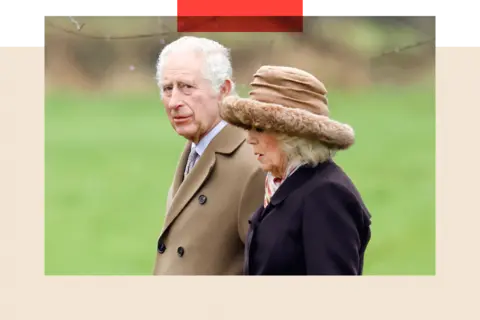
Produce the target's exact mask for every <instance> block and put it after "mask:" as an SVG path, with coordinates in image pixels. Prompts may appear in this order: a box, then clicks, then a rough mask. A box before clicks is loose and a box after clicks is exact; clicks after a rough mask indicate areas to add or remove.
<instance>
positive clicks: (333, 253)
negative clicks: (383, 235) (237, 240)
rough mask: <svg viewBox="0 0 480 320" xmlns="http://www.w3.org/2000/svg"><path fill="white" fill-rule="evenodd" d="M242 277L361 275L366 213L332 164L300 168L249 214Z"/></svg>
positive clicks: (366, 234) (367, 223)
mask: <svg viewBox="0 0 480 320" xmlns="http://www.w3.org/2000/svg"><path fill="white" fill-rule="evenodd" d="M249 222H250V228H249V231H248V235H247V245H246V247H245V265H244V274H245V275H361V274H362V272H363V260H364V253H365V249H366V247H367V244H368V242H369V241H370V236H371V232H370V223H371V222H370V213H369V211H368V210H367V208H366V206H365V204H364V203H363V201H362V198H361V196H360V194H359V192H358V191H357V189H356V187H355V186H354V184H353V183H352V181H351V180H350V178H349V177H348V176H347V175H346V174H345V173H344V172H343V170H342V169H341V168H340V167H339V166H338V165H337V164H335V162H333V161H332V160H329V161H327V162H324V163H322V164H319V165H318V166H316V167H308V166H303V167H300V168H299V169H298V170H297V171H295V172H294V173H293V174H292V175H291V176H290V177H289V178H287V179H286V180H285V182H284V183H283V184H282V185H281V186H280V187H279V188H278V190H277V191H276V192H275V194H274V195H273V196H272V199H271V202H270V204H269V205H268V206H267V207H266V208H265V209H264V208H263V206H262V207H260V208H258V210H257V211H256V212H255V213H254V214H253V215H252V217H251V219H250V221H249Z"/></svg>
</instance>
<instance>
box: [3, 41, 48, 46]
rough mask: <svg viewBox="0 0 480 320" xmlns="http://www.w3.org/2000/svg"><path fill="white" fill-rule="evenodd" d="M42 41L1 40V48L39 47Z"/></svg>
mask: <svg viewBox="0 0 480 320" xmlns="http://www.w3.org/2000/svg"><path fill="white" fill-rule="evenodd" d="M39 45H40V40H0V46H39Z"/></svg>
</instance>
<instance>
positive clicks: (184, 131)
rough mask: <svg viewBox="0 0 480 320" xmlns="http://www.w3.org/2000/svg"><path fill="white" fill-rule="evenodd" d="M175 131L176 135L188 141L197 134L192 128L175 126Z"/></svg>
mask: <svg viewBox="0 0 480 320" xmlns="http://www.w3.org/2000/svg"><path fill="white" fill-rule="evenodd" d="M175 131H176V132H177V134H178V135H180V136H182V137H184V138H185V139H188V140H191V139H192V138H193V137H195V135H196V134H197V130H195V128H193V127H192V126H175Z"/></svg>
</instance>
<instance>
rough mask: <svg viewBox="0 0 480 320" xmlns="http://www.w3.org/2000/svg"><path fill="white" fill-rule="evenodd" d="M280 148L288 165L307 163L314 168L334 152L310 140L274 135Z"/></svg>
mask: <svg viewBox="0 0 480 320" xmlns="http://www.w3.org/2000/svg"><path fill="white" fill-rule="evenodd" d="M275 135H276V137H277V139H278V142H279V145H280V148H281V150H282V151H283V152H285V154H286V156H287V162H288V163H292V162H293V163H300V162H301V163H307V164H309V165H311V166H316V165H317V164H319V163H322V162H324V161H326V160H328V159H329V158H331V157H333V156H334V154H335V152H334V150H331V149H330V148H328V147H327V146H326V145H325V144H323V143H322V142H320V141H318V140H310V139H305V138H300V137H296V136H289V135H286V134H281V133H278V134H275Z"/></svg>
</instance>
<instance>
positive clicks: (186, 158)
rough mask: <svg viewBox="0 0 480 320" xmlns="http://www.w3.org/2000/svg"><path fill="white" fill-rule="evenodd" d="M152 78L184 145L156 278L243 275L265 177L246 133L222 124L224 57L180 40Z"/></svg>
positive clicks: (228, 74) (208, 43) (219, 49)
mask: <svg viewBox="0 0 480 320" xmlns="http://www.w3.org/2000/svg"><path fill="white" fill-rule="evenodd" d="M157 80H158V85H159V87H160V91H161V97H162V101H163V104H164V107H165V110H166V113H167V115H168V119H169V121H170V123H171V125H172V127H173V129H174V130H175V132H176V133H177V134H179V135H181V136H183V137H184V138H185V139H186V140H187V142H186V145H185V149H184V151H183V153H182V154H181V156H180V159H179V162H178V165H177V168H176V170H175V173H174V177H173V182H172V184H171V187H170V190H169V192H168V195H167V208H166V214H165V221H164V225H163V230H162V231H161V233H160V236H159V238H158V243H157V256H156V261H155V266H154V274H155V275H240V274H242V272H243V262H244V243H245V238H246V234H247V230H248V221H249V218H250V216H251V214H252V213H253V212H254V210H255V209H256V208H257V207H258V206H259V205H261V204H262V202H263V196H264V185H265V174H264V173H263V171H262V170H261V168H260V167H259V165H258V163H257V161H256V159H255V158H254V156H253V152H252V149H251V147H250V146H249V145H248V144H247V143H246V132H245V131H244V130H241V129H239V128H236V127H234V126H231V125H229V124H227V123H226V122H224V121H223V120H222V119H221V118H220V114H219V105H220V102H221V101H222V99H223V98H224V97H226V96H228V95H234V94H235V87H234V83H233V81H232V66H231V63H230V55H229V51H228V50H227V49H226V48H225V47H223V46H222V45H220V44H219V43H217V42H215V41H212V40H209V39H205V38H196V37H182V38H180V39H178V40H176V41H175V42H172V43H170V44H169V45H167V46H166V47H165V48H164V50H163V51H162V52H161V54H160V56H159V59H158V64H157Z"/></svg>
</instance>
